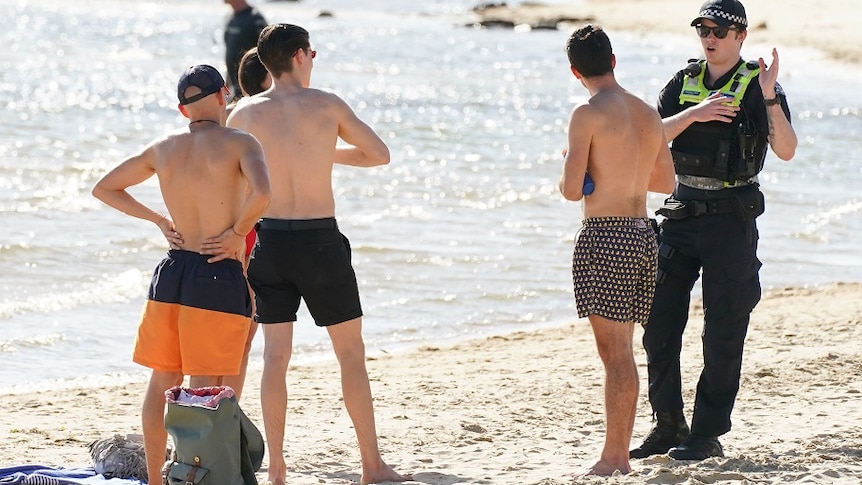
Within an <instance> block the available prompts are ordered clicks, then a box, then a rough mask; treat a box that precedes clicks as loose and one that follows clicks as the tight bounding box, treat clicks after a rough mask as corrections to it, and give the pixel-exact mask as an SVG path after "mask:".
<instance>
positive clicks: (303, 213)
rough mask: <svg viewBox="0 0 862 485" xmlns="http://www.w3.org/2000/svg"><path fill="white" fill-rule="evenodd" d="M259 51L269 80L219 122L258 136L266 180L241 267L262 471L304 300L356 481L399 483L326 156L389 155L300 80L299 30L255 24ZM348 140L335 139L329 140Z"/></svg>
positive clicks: (361, 162) (281, 465)
mask: <svg viewBox="0 0 862 485" xmlns="http://www.w3.org/2000/svg"><path fill="white" fill-rule="evenodd" d="M258 55H259V56H260V59H261V61H262V62H263V64H264V65H265V66H266V69H267V71H269V73H270V74H271V75H272V83H273V86H272V87H271V88H270V89H269V90H267V91H266V92H264V93H261V94H258V95H256V96H252V97H250V98H248V99H246V100H243V102H241V103H240V104H239V105H238V106H237V107H236V108H235V109H234V111H233V112H232V113H231V115H230V118H228V126H231V127H234V128H237V129H240V130H243V131H246V132H248V133H251V134H252V135H254V136H255V137H256V138H257V139H258V140H260V142H261V144H262V145H263V149H264V152H265V155H266V157H267V167H268V168H269V173H270V176H271V177H272V181H273V188H274V189H275V190H274V192H273V199H272V204H271V205H270V206H269V208H268V209H267V211H266V213H265V214H264V217H263V219H261V220H260V221H259V223H258V227H257V238H258V241H257V245H256V246H255V250H254V252H253V253H252V258H251V262H250V263H249V268H248V278H249V283H250V284H251V286H252V288H253V289H254V292H255V300H256V303H257V313H256V315H255V318H256V320H257V322H258V323H259V324H261V325H262V326H263V336H264V363H263V376H262V378H261V386H260V387H261V392H260V397H261V408H262V411H263V422H264V430H265V433H266V441H267V444H268V446H269V459H270V462H269V469H268V474H269V480H270V481H271V482H272V483H273V484H274V485H283V484H284V482H285V476H286V472H287V466H286V464H285V461H284V454H283V450H284V425H285V413H286V410H287V386H286V383H285V375H286V373H287V369H288V364H289V363H290V357H291V352H292V344H293V326H294V322H295V321H296V318H297V309H298V308H299V305H300V301H301V300H304V301H305V304H306V306H307V308H308V310H309V313H310V314H311V316H312V317H313V318H314V321H315V324H316V325H317V326H320V327H324V328H326V330H327V332H328V333H329V337H330V340H331V341H332V347H333V350H334V351H335V355H336V357H337V359H338V363H339V366H340V370H341V383H342V394H343V397H344V405H345V407H346V408H347V412H348V414H349V415H350V419H351V421H352V422H353V426H354V429H355V432H356V437H357V441H358V443H359V452H360V456H361V463H362V476H361V478H360V482H361V483H363V484H366V483H379V482H403V481H406V480H408V479H410V477H409V476H403V475H400V474H398V473H396V472H395V471H394V470H393V469H392V468H391V467H390V466H389V465H387V464H386V463H385V462H384V461H383V459H382V458H381V456H380V450H379V448H378V442H377V430H376V425H375V421H374V406H373V402H372V398H371V386H370V384H369V381H368V372H367V370H366V366H365V343H364V342H363V339H362V307H361V304H360V300H359V287H358V284H357V281H356V274H355V273H354V270H353V266H352V262H351V251H350V242H349V241H348V240H347V238H346V237H345V236H344V235H343V234H342V233H341V232H340V231H339V229H338V224H337V222H336V220H335V197H334V194H333V189H332V169H333V165H334V164H336V163H338V164H343V165H351V166H355V167H373V166H378V165H385V164H387V163H389V148H388V147H387V146H386V144H385V143H384V142H383V140H381V139H380V137H379V136H377V134H376V133H374V131H373V130H372V129H371V128H370V127H369V126H368V125H367V124H365V123H364V122H362V120H360V119H359V118H358V117H357V116H356V114H355V113H354V112H353V110H352V109H351V108H350V107H349V106H348V105H347V103H345V102H344V101H343V100H342V99H341V98H339V97H338V96H336V95H335V94H332V93H329V92H325V91H321V90H318V89H313V88H310V87H309V84H310V82H311V71H312V69H313V67H314V58H315V57H316V55H317V52H316V51H314V50H313V49H312V48H311V44H310V41H309V34H308V31H307V30H305V29H304V28H302V27H299V26H297V25H290V24H275V25H270V26H267V27H266V28H265V29H264V31H263V32H261V35H260V39H259V41H258ZM339 139H341V140H343V141H344V142H345V143H346V144H348V145H349V146H343V147H340V146H336V145H337V142H338V140H339Z"/></svg>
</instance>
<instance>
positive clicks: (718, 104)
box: [662, 93, 739, 141]
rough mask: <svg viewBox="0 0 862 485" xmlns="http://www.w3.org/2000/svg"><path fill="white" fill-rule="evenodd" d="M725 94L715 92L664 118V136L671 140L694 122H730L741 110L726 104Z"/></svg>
mask: <svg viewBox="0 0 862 485" xmlns="http://www.w3.org/2000/svg"><path fill="white" fill-rule="evenodd" d="M724 98H725V96H724V95H723V94H721V93H715V94H713V95H711V96H709V97H707V98H706V99H704V100H703V101H701V102H700V103H698V104H696V105H695V106H692V107H691V108H688V109H685V110H683V111H680V112H679V113H677V114H675V115H673V116H669V117H667V118H665V119H663V120H662V125H664V136H665V138H667V140H668V141H671V140H673V139H675V138H676V137H678V136H679V134H680V133H682V132H683V131H685V129H686V128H688V127H689V126H691V125H692V124H694V123H703V122H707V121H723V122H725V123H730V122H731V121H733V118H734V117H735V116H736V113H737V111H739V106H731V105H728V104H725V99H724Z"/></svg>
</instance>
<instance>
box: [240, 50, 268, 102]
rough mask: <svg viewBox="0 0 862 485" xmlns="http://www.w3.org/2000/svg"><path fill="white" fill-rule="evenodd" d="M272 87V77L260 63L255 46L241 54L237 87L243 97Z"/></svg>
mask: <svg viewBox="0 0 862 485" xmlns="http://www.w3.org/2000/svg"><path fill="white" fill-rule="evenodd" d="M270 86H272V76H270V75H269V72H268V71H267V70H266V66H264V65H263V63H262V62H260V56H259V55H258V54H257V46H254V47H252V48H251V49H249V50H247V51H246V53H245V54H243V56H242V59H240V61H239V87H240V90H241V91H242V95H243V96H253V95H255V94H257V93H262V92H264V91H266V90H267V89H269V88H270Z"/></svg>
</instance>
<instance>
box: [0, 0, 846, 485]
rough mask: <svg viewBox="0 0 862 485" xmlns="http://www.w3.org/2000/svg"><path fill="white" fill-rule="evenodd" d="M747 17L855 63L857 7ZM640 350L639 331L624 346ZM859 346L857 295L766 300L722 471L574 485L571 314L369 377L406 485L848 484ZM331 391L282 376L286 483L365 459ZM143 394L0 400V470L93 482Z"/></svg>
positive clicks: (594, 430)
mask: <svg viewBox="0 0 862 485" xmlns="http://www.w3.org/2000/svg"><path fill="white" fill-rule="evenodd" d="M699 5H700V1H699V0H655V1H646V0H643V1H637V0H588V1H587V3H586V6H585V7H579V8H578V10H577V12H576V13H573V12H570V11H568V8H567V7H556V8H555V9H554V10H553V11H549V10H545V7H541V6H529V7H527V6H525V7H522V9H521V10H519V11H517V12H515V13H510V15H513V16H516V17H517V18H524V16H525V15H570V14H572V15H577V16H581V17H583V16H590V17H592V18H594V19H595V20H594V22H595V23H597V24H600V25H603V26H604V27H605V28H606V29H607V30H609V31H613V30H618V31H624V30H625V31H637V32H650V33H656V32H666V33H678V34H682V35H690V36H692V37H693V36H694V34H693V32H692V29H691V27H690V26H689V22H690V21H691V19H692V18H693V16H694V15H695V14H696V10H697V7H698V6H699ZM745 5H746V8H747V11H748V15H749V20H750V23H751V29H752V32H751V34H750V37H749V39H756V41H757V42H758V43H764V44H774V45H775V46H776V47H778V48H779V50H780V49H781V48H783V47H791V46H793V47H810V48H816V49H820V50H822V51H823V52H824V56H826V57H829V58H832V59H834V60H837V61H846V62H852V63H855V64H857V65H858V63H860V62H862V30H860V29H857V28H855V26H854V25H852V24H853V22H854V21H852V20H846V21H842V20H841V19H844V18H847V19H851V18H856V17H857V16H856V15H854V14H862V2H841V3H839V2H838V1H837V0H831V1H816V0H815V1H814V2H802V1H801V0H785V1H783V2H780V3H776V2H771V1H767V0H748V1H746V2H745ZM779 5H780V7H779ZM692 42H696V41H695V40H694V39H693V40H692ZM683 61H684V59H681V60H680V62H683ZM670 74H671V73H668V75H670ZM791 103H792V100H791ZM702 318H703V313H702V308H701V307H700V306H699V303H698V302H695V303H694V304H693V305H692V307H691V320H690V323H689V329H688V331H687V333H686V336H685V338H686V344H685V347H684V349H685V351H684V353H683V366H684V369H683V370H684V380H685V381H684V384H685V388H686V394H685V396H684V397H685V400H686V403H687V405H688V406H689V407H688V408H686V413H687V414H688V415H689V416H690V413H691V408H690V404H691V403H692V402H693V398H694V385H695V383H696V381H697V376H698V373H699V371H700V368H701V364H700V363H701V361H702V359H701V354H700V341H699V337H700V329H701V327H702V323H701V322H702ZM304 324H306V325H310V323H308V322H305V323H304ZM641 335H642V330H641V329H639V328H638V329H636V331H635V339H636V340H638V341H639V340H640V338H641ZM258 338H261V337H258ZM860 341H862V283H833V284H830V285H825V286H821V287H812V288H775V289H767V290H765V291H764V297H763V300H762V301H761V303H760V304H759V305H758V307H757V308H756V309H755V311H754V313H753V315H752V321H751V327H750V330H749V335H748V339H747V346H746V353H745V360H744V363H743V376H742V383H741V391H740V393H739V397H738V400H737V403H736V408H735V411H734V415H733V423H734V426H733V429H732V431H731V432H730V433H728V434H727V435H725V436H723V437H722V438H721V441H722V444H723V445H724V447H725V454H726V455H727V456H726V457H725V458H712V459H708V460H705V461H703V462H697V463H692V462H678V461H675V460H673V459H670V458H669V457H667V456H658V457H652V458H648V459H644V460H633V461H632V467H633V469H634V471H633V472H632V473H631V474H629V475H625V476H623V475H616V476H613V477H610V478H595V477H594V478H586V479H575V478H572V476H573V474H575V473H576V472H578V471H579V470H581V469H582V468H584V467H586V466H589V465H591V464H592V463H593V462H595V460H596V459H597V457H598V454H599V452H600V450H601V446H602V441H603V438H604V411H603V370H602V366H601V363H600V361H599V358H598V355H597V353H596V349H595V343H594V340H593V336H592V333H591V331H590V328H589V324H588V323H587V321H586V320H585V319H577V318H576V316H575V315H573V316H572V323H570V324H568V325H566V326H564V327H560V328H551V329H544V330H539V331H531V332H519V333H514V334H507V335H499V336H494V337H489V338H485V339H480V340H475V341H469V342H464V343H459V344H455V345H448V346H430V345H428V346H425V347H422V348H420V349H417V350H413V351H408V352H399V353H391V354H382V355H374V356H371V357H369V359H368V371H369V375H370V378H371V385H372V390H373V393H374V397H375V407H376V417H377V427H378V434H379V436H380V447H381V451H382V453H383V457H384V459H385V460H386V461H387V462H388V463H390V464H391V465H393V467H394V468H395V469H396V470H398V471H401V472H405V473H413V474H414V481H412V482H408V483H420V484H429V485H455V484H501V485H508V484H512V485H514V484H522V485H523V484H533V485H556V484H572V483H601V484H643V483H653V484H700V483H740V484H742V483H761V484H784V483H814V484H821V483H822V484H825V483H836V484H844V483H848V484H853V483H856V484H858V483H860V478H859V477H862V396H860V394H862V380H860V377H859V376H860V375H862V359H860V351H859V348H860V344H859V342H860ZM635 349H636V359H637V362H638V365H639V373H640V378H641V393H640V394H641V396H640V400H639V405H638V416H637V419H636V422H635V429H634V438H633V444H635V443H639V442H640V440H641V439H642V438H643V437H644V436H645V434H646V433H647V432H648V431H649V429H650V427H651V422H650V419H651V416H650V407H649V403H648V401H647V398H646V357H645V355H644V352H643V350H642V348H641V346H640V345H639V343H636V345H635ZM115 351H116V350H115ZM338 377H339V375H338V367H337V364H336V362H335V358H334V356H333V357H332V358H331V359H329V360H328V361H326V362H322V363H318V364H314V365H302V366H293V367H291V369H290V371H289V372H288V385H289V392H290V401H289V406H288V416H287V432H286V436H287V440H286V445H285V449H286V455H287V464H288V469H289V473H288V483H293V484H300V485H304V484H317V483H327V484H346V483H353V482H356V481H358V479H359V476H360V475H359V474H360V469H359V452H358V449H357V446H356V439H355V435H354V433H353V429H352V426H351V424H350V420H349V418H348V416H347V413H346V411H345V410H344V406H343V403H342V401H341V390H340V382H339V378H338ZM259 382H260V365H259V363H257V364H255V365H253V367H252V368H251V370H250V374H249V378H248V384H247V389H246V391H245V394H244V398H243V402H242V403H241V404H242V407H243V409H244V410H245V412H246V413H247V414H248V415H249V417H251V419H252V420H253V421H255V422H256V423H257V424H258V426H259V427H260V428H261V429H262V427H263V423H262V417H261V410H260V402H259V395H260V385H259ZM144 386H145V382H144V381H140V382H133V383H130V384H128V385H124V386H115V387H105V388H99V389H77V390H60V391H58V390H55V389H42V390H41V391H40V392H38V393H26V394H17V395H14V394H13V395H0V409H2V410H3V412H2V413H0V436H2V437H3V438H4V439H3V440H2V441H0V466H11V465H19V464H44V465H51V466H63V467H87V466H92V461H91V459H90V456H89V453H88V450H87V444H88V443H90V442H91V441H93V440H97V439H101V438H108V437H110V436H112V435H114V434H127V433H140V418H139V415H140V404H141V399H142V397H143V392H144ZM265 467H266V461H264V468H263V469H262V470H261V472H260V473H258V478H259V480H260V481H261V482H263V480H265V479H266V470H265Z"/></svg>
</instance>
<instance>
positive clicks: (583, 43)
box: [566, 24, 614, 77]
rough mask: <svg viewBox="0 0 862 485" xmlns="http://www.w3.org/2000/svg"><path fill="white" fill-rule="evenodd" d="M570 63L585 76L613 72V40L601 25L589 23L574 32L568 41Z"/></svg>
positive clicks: (567, 50)
mask: <svg viewBox="0 0 862 485" xmlns="http://www.w3.org/2000/svg"><path fill="white" fill-rule="evenodd" d="M566 54H567V55H568V57H569V64H570V65H571V66H572V67H574V68H575V69H576V70H577V71H578V72H579V73H581V75H583V76H584V77H595V76H601V75H604V74H607V73H609V72H613V70H614V67H613V62H612V59H613V54H614V51H613V49H612V48H611V40H610V39H609V38H608V35H607V34H606V33H605V31H604V30H602V28H601V27H597V26H594V25H592V24H587V25H585V26H583V27H581V28H579V29H578V30H576V31H574V32H572V35H571V36H570V37H569V41H568V42H567V43H566Z"/></svg>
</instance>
